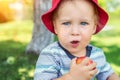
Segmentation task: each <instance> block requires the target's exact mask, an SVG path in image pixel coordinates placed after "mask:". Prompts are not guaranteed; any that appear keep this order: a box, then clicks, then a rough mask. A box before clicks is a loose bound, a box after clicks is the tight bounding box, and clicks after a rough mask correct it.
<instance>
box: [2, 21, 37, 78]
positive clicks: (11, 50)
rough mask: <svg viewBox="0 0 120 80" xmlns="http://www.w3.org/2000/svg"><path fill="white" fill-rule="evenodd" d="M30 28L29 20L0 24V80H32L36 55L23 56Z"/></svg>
mask: <svg viewBox="0 0 120 80" xmlns="http://www.w3.org/2000/svg"><path fill="white" fill-rule="evenodd" d="M32 28H33V22H32V21H31V20H26V21H21V22H9V23H6V24H0V78H1V80H33V74H34V68H35V64H36V60H37V57H38V55H35V54H25V49H26V46H27V44H28V42H29V41H30V39H31V35H32Z"/></svg>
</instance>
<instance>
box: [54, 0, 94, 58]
mask: <svg viewBox="0 0 120 80" xmlns="http://www.w3.org/2000/svg"><path fill="white" fill-rule="evenodd" d="M94 15H95V12H94V8H93V6H92V4H91V3H90V2H88V0H73V1H69V0H68V1H67V0H66V2H63V3H62V4H61V5H60V7H59V8H58V10H57V17H56V18H55V19H54V21H53V24H54V30H55V33H56V34H57V36H58V39H59V41H60V44H61V45H62V46H63V47H64V48H65V49H67V50H68V51H69V52H70V53H72V54H74V55H76V56H80V55H85V51H86V46H87V45H88V44H89V42H90V39H91V36H92V34H93V33H94V32H95V30H96V23H95V17H94Z"/></svg>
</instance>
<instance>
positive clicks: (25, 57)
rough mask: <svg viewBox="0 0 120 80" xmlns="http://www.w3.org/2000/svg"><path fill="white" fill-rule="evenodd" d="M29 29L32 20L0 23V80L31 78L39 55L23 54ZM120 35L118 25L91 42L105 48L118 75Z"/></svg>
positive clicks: (109, 60) (27, 40)
mask: <svg viewBox="0 0 120 80" xmlns="http://www.w3.org/2000/svg"><path fill="white" fill-rule="evenodd" d="M118 21H120V20H118ZM111 22H112V23H111V24H114V23H117V22H113V21H111ZM111 24H110V25H111ZM118 24H119V22H118ZM118 24H116V25H115V26H118ZM32 28H33V22H32V21H31V20H25V21H20V22H18V21H14V22H9V23H5V24H0V80H33V74H34V69H35V64H36V61H37V57H38V55H35V54H25V49H26V46H27V45H28V43H29V42H30V40H31V36H32ZM119 34H120V28H119V27H113V28H112V29H111V30H107V31H102V32H101V33H99V34H97V35H94V36H93V38H92V41H91V43H92V44H93V45H95V46H98V47H100V48H102V49H103V50H104V52H105V55H106V58H107V60H108V62H110V64H111V66H112V67H113V69H114V70H115V72H116V73H117V74H118V75H119V76H120V53H119V51H120V38H119Z"/></svg>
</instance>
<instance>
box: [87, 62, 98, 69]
mask: <svg viewBox="0 0 120 80" xmlns="http://www.w3.org/2000/svg"><path fill="white" fill-rule="evenodd" d="M96 66H97V63H96V62H93V63H92V64H89V65H88V69H89V70H90V71H91V70H94V69H96Z"/></svg>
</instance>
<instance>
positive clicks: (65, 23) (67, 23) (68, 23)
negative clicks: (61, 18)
mask: <svg viewBox="0 0 120 80" xmlns="http://www.w3.org/2000/svg"><path fill="white" fill-rule="evenodd" d="M62 24H63V25H70V22H64V23H62Z"/></svg>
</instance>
